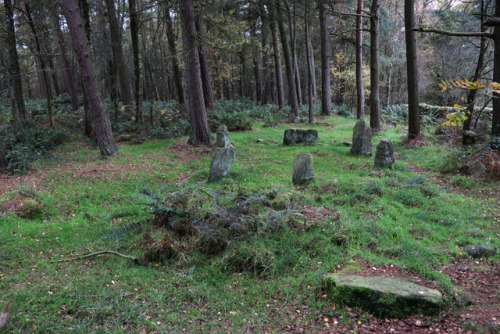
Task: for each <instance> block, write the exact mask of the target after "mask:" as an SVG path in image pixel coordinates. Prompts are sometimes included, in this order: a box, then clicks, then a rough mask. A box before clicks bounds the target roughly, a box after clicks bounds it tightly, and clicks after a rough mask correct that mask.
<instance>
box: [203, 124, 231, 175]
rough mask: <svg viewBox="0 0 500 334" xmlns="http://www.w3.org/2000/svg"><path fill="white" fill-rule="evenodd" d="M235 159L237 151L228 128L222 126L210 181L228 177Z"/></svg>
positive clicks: (211, 167)
mask: <svg viewBox="0 0 500 334" xmlns="http://www.w3.org/2000/svg"><path fill="white" fill-rule="evenodd" d="M235 157H236V149H235V148H234V145H233V144H231V138H230V137H229V131H228V130H227V126H225V125H221V126H219V128H218V129H217V149H216V150H215V154H214V156H213V157H212V161H211V162H210V175H209V176H208V181H209V182H217V181H220V180H221V179H222V178H223V177H224V176H226V175H227V173H228V172H229V169H231V165H232V164H233V161H234V158H235Z"/></svg>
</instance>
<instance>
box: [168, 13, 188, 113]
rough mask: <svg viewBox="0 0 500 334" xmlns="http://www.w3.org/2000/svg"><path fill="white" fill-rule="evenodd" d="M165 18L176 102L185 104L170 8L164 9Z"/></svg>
mask: <svg viewBox="0 0 500 334" xmlns="http://www.w3.org/2000/svg"><path fill="white" fill-rule="evenodd" d="M165 17H166V20H167V40H168V48H169V51H170V56H171V58H172V70H173V72H174V81H175V90H176V93H177V102H179V104H180V105H184V104H185V103H186V101H185V99H184V89H183V88H182V77H181V71H180V69H179V61H178V58H177V51H176V46H175V37H174V28H173V24H172V17H171V16H170V6H167V8H166V9H165Z"/></svg>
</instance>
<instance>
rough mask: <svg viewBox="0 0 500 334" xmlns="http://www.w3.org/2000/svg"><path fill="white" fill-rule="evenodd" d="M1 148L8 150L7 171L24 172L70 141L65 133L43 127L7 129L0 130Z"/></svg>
mask: <svg viewBox="0 0 500 334" xmlns="http://www.w3.org/2000/svg"><path fill="white" fill-rule="evenodd" d="M0 133H1V134H2V135H3V138H2V139H0V141H1V142H0V146H3V147H4V148H5V149H6V154H5V158H6V162H7V169H8V170H9V171H11V172H24V171H26V170H28V169H29V168H30V164H31V162H32V161H34V160H36V159H39V158H42V157H47V156H49V155H50V153H51V151H52V150H53V149H54V148H55V147H56V146H57V145H60V144H61V143H63V142H64V141H66V140H67V139H68V135H67V134H66V132H65V131H62V130H54V129H48V128H42V127H33V126H25V127H11V126H8V127H5V128H3V129H0Z"/></svg>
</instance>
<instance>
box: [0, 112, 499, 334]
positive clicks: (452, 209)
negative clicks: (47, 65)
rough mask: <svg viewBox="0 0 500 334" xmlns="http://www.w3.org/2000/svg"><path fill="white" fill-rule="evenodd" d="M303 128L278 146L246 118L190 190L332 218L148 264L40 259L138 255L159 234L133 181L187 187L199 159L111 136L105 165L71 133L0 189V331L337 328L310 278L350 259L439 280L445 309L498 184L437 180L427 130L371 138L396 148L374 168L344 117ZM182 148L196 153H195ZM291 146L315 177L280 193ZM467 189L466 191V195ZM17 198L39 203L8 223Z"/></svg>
mask: <svg viewBox="0 0 500 334" xmlns="http://www.w3.org/2000/svg"><path fill="white" fill-rule="evenodd" d="M313 126H314V127H315V128H316V129H317V130H318V132H319V136H320V141H319V143H318V144H316V145H313V146H291V147H284V146H282V145H281V142H282V138H283V137H282V136H283V132H284V130H285V129H287V128H289V126H285V125H283V126H278V127H274V128H267V127H263V126H262V125H260V124H256V125H254V129H253V130H252V131H248V132H237V133H232V134H231V139H232V141H233V142H234V144H235V146H236V148H237V158H236V160H235V163H234V164H233V167H232V169H231V171H230V173H229V175H228V177H227V178H226V179H224V180H223V181H222V182H221V183H220V184H210V185H208V184H206V185H205V188H204V189H205V190H204V192H196V193H195V194H194V195H193V197H192V199H191V200H193V201H194V200H199V201H200V202H199V205H200V206H199V209H200V211H203V210H208V209H207V208H210V207H213V205H214V201H215V199H214V198H212V197H210V196H208V195H207V189H208V190H210V191H212V192H217V193H218V194H219V195H218V196H220V198H219V200H222V201H224V198H226V197H227V196H229V197H230V196H231V195H230V194H232V193H237V192H245V191H246V192H252V191H253V192H265V191H268V190H269V189H270V188H273V187H274V188H276V189H278V193H279V194H290V193H291V194H293V196H295V197H297V198H299V199H300V201H299V203H296V204H297V207H301V206H302V207H303V206H308V207H324V208H327V209H328V210H330V212H339V214H337V215H335V216H326V217H325V219H319V220H318V221H315V222H314V224H312V223H311V224H310V225H309V226H308V227H307V228H305V229H299V230H297V229H294V228H282V229H279V230H277V231H275V232H272V233H256V234H252V235H250V236H248V237H246V238H241V239H238V240H237V241H236V242H233V243H230V244H229V245H228V247H227V249H226V250H225V251H224V252H222V253H219V254H217V255H205V254H202V253H200V252H197V251H192V252H190V253H188V252H185V254H187V255H185V256H179V257H176V258H175V259H172V260H166V261H163V262H161V261H158V262H154V263H151V264H150V265H149V266H146V267H142V266H136V265H134V264H133V263H131V262H130V261H128V260H125V259H121V258H118V257H109V256H101V257H97V258H90V259H85V260H78V261H73V262H64V263H54V264H51V263H50V261H54V260H60V259H63V258H68V257H72V256H76V255H81V254H86V253H90V252H93V251H98V250H102V249H110V250H116V251H119V252H121V253H126V254H131V255H134V256H137V257H140V256H141V253H142V252H143V251H144V240H143V232H145V231H150V232H151V233H152V234H153V235H154V236H159V235H161V234H163V233H164V230H161V231H160V229H159V228H156V227H154V226H153V225H152V224H151V223H150V222H149V220H150V218H151V214H150V212H148V210H147V209H146V204H147V201H146V200H145V199H142V198H140V197H137V196H134V194H135V193H137V191H138V189H140V188H143V187H148V188H150V189H152V190H154V191H156V192H158V193H160V194H164V195H166V194H171V193H172V192H174V191H177V190H178V187H179V186H178V185H177V184H178V183H180V182H181V181H182V180H183V179H185V178H186V177H190V179H189V181H188V182H189V184H191V185H193V184H196V183H197V182H201V181H204V180H206V178H207V177H208V166H209V163H210V156H205V157H202V158H201V159H194V158H193V159H185V154H186V152H183V151H180V150H173V149H172V146H173V145H175V144H176V143H178V141H175V140H153V141H148V142H146V143H144V144H142V145H135V146H134V145H123V146H121V147H120V154H119V155H117V156H116V157H113V158H111V159H108V160H103V159H101V158H100V157H98V153H97V151H95V150H92V149H91V148H90V147H86V146H82V144H81V143H68V144H65V145H63V146H62V147H59V148H58V149H57V150H56V154H57V155H58V156H59V157H60V158H61V159H60V160H59V161H57V162H53V161H40V162H37V164H36V169H37V171H36V172H35V173H36V175H35V177H30V174H28V175H27V176H25V177H18V178H17V180H18V181H17V185H16V186H15V187H14V189H12V190H11V191H7V192H5V193H2V194H1V195H0V206H1V207H2V208H3V209H2V210H4V211H5V212H2V215H1V216H0V221H1V223H0V268H1V269H0V291H2V293H1V294H0V303H2V302H5V301H10V302H12V314H13V316H12V319H11V321H10V323H9V325H8V326H7V327H6V328H5V329H4V330H5V331H7V332H27V331H28V332H38V331H39V332H68V331H69V330H72V331H76V332H103V331H110V332H139V331H140V330H144V331H147V332H149V331H159V332H169V331H172V332H178V331H181V330H182V329H186V330H187V331H188V332H197V331H198V332H207V331H216V332H218V331H223V330H226V329H227V330H231V331H237V332H239V331H264V330H266V328H274V329H276V328H286V326H287V325H293V326H296V325H300V326H302V327H303V328H309V329H310V330H314V329H320V327H317V326H318V325H317V324H318V323H321V319H323V317H324V315H325V312H330V313H331V312H335V313H336V314H337V315H338V317H339V318H340V319H343V321H345V322H348V318H349V317H348V316H347V315H346V314H345V311H343V310H336V311H332V308H331V306H332V305H331V302H329V301H328V300H327V299H326V298H324V296H323V290H322V287H321V280H322V277H323V275H324V274H326V273H328V272H332V271H334V270H338V269H342V268H349V269H351V270H356V268H358V266H359V262H361V261H363V262H368V263H370V264H371V265H374V266H377V265H384V264H392V265H395V266H398V267H400V268H406V269H408V270H410V271H411V272H413V273H415V274H417V275H419V276H421V277H423V278H427V279H431V280H435V281H437V283H438V286H439V287H440V288H441V290H442V291H444V292H445V295H446V303H447V304H446V305H447V306H448V307H449V306H450V305H451V304H452V303H453V302H454V301H453V298H452V292H453V289H454V287H453V285H452V283H451V281H450V279H449V278H448V277H446V275H444V274H443V273H442V272H441V270H440V268H441V266H442V265H443V264H447V263H450V262H451V261H454V260H456V259H460V258H463V257H465V255H464V254H463V253H462V250H461V248H462V246H465V245H468V244H486V245H490V246H493V247H496V248H498V247H499V246H500V242H499V238H498V235H499V232H500V231H499V229H498V226H499V222H500V217H499V212H500V205H499V200H498V197H497V196H491V195H489V194H492V193H493V194H495V193H498V183H482V182H481V181H477V180H474V179H471V178H467V177H464V176H459V175H447V176H444V179H443V178H442V177H439V178H437V176H436V173H435V171H436V170H437V169H438V167H439V166H440V164H442V162H443V161H444V157H445V156H446V152H448V150H449V148H448V147H447V146H445V145H442V144H439V143H438V142H434V141H433V140H432V138H428V140H429V142H430V143H429V144H428V145H426V146H423V147H420V148H413V149H407V148H405V147H404V146H403V145H402V143H401V136H402V134H401V133H399V132H398V131H396V130H388V131H385V132H384V133H382V135H380V136H379V137H375V138H374V140H373V143H374V144H375V145H376V143H378V139H379V138H384V137H388V138H391V140H393V142H394V143H395V150H396V152H398V154H399V156H400V158H399V159H398V160H397V161H396V164H395V168H394V169H393V170H376V169H374V168H373V159H372V158H361V157H352V156H350V154H349V151H350V148H348V147H345V146H344V145H343V142H348V141H350V140H351V136H352V128H353V126H354V121H353V120H350V119H344V118H338V117H332V118H328V119H324V120H321V122H319V123H318V124H315V125H313ZM304 127H309V126H305V125H304ZM184 141H185V139H181V140H180V142H184ZM188 150H189V151H190V152H187V154H190V156H192V157H195V156H196V155H199V154H200V152H201V151H200V150H202V149H199V148H188ZM300 152H307V153H311V154H313V156H314V166H315V170H316V178H317V181H316V183H315V184H313V185H310V186H308V187H303V188H296V189H294V188H293V187H292V184H291V173H292V164H293V160H294V158H295V155H296V154H297V153H300ZM205 155H206V154H205ZM418 170H419V171H420V172H419V171H418ZM32 173H33V172H32ZM23 180H24V181H23ZM469 188H474V189H475V191H474V194H473V195H471V194H470V193H469V192H467V189H469ZM225 196H226V197H225ZM27 197H35V198H36V199H37V200H38V201H39V202H41V203H42V206H43V214H42V215H41V216H40V217H38V218H35V219H21V218H18V216H17V215H16V214H14V213H10V212H8V210H7V207H8V206H9V205H11V204H12V203H18V202H22V201H23V200H24V199H25V198H27ZM229 197H227V198H229ZM183 240H184V241H183ZM185 240H186V238H184V239H180V240H176V242H180V243H182V242H185V243H188V241H185ZM188 246H189V245H188ZM494 260H495V261H496V260H498V255H497V256H496V258H495V259H494ZM242 263H243V265H242ZM248 267H250V268H252V269H251V270H246V268H248ZM297 311H298V312H297ZM315 326H316V327H315Z"/></svg>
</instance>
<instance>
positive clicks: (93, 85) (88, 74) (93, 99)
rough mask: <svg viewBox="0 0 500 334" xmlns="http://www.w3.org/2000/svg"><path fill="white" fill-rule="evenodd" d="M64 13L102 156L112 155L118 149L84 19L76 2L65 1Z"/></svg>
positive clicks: (71, 0) (63, 3)
mask: <svg viewBox="0 0 500 334" xmlns="http://www.w3.org/2000/svg"><path fill="white" fill-rule="evenodd" d="M62 5H63V13H64V16H65V17H66V22H67V24H68V27H69V31H70V35H71V40H72V42H73V49H74V50H75V54H76V57H77V60H78V65H79V67H80V73H81V76H82V82H83V87H84V89H85V92H86V95H87V98H88V102H89V107H90V111H91V114H92V122H93V124H94V129H95V131H96V135H97V143H98V145H99V150H100V152H101V154H102V155H105V156H107V155H112V154H114V153H115V152H116V151H117V150H118V149H117V147H116V145H115V141H114V139H113V132H112V130H111V123H110V121H109V116H108V114H107V113H106V110H105V109H104V106H103V104H102V99H101V95H100V93H99V90H98V88H97V81H96V79H95V76H94V73H93V72H92V64H91V60H90V56H89V52H88V46H87V42H86V38H85V35H84V31H83V28H82V27H83V25H82V19H81V17H80V14H79V12H78V8H77V6H76V3H75V2H74V0H63V1H62Z"/></svg>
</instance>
